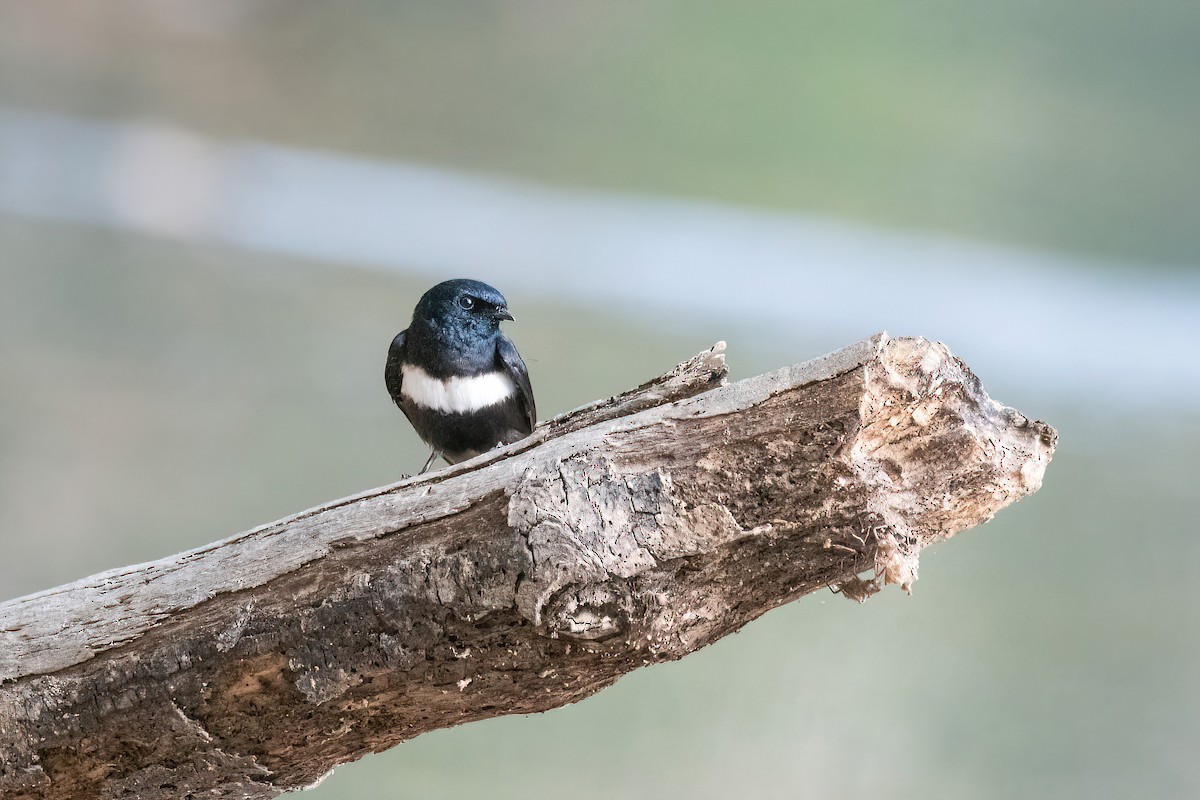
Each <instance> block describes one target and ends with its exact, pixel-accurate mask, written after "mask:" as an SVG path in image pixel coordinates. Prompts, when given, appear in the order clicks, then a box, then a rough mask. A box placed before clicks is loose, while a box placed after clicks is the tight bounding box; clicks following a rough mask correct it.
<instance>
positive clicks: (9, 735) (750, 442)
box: [0, 335, 1055, 800]
mask: <svg viewBox="0 0 1200 800" xmlns="http://www.w3.org/2000/svg"><path fill="white" fill-rule="evenodd" d="M722 351H723V346H718V347H717V348H714V349H713V350H712V351H708V352H706V353H702V354H701V355H700V356H698V357H696V358H695V359H693V360H692V361H690V362H688V363H686V364H684V365H681V366H680V367H679V368H677V370H675V371H673V372H672V373H669V374H668V375H666V376H663V377H662V378H660V379H657V380H655V381H652V382H650V383H649V384H646V385H645V386H642V387H639V388H638V389H636V390H633V391H632V392H627V393H625V394H624V395H620V396H618V397H615V398H610V399H609V400H607V401H602V402H600V403H596V404H593V405H591V406H587V407H585V408H583V409H579V410H578V411H576V412H573V413H572V414H568V415H564V416H563V417H561V418H558V419H556V420H552V421H550V422H549V423H546V424H544V425H543V426H541V427H539V428H538V430H537V431H535V433H534V435H533V436H531V437H529V438H528V439H526V440H525V441H523V442H519V443H516V444H514V445H511V446H509V447H507V448H505V449H503V450H498V451H494V452H492V453H488V454H485V455H484V456H481V457H480V458H478V459H473V460H472V461H469V462H465V463H463V464H460V465H457V466H455V467H452V468H449V469H445V470H442V471H440V472H437V473H433V474H431V475H425V476H420V477H418V478H412V479H408V480H404V481H401V482H400V483H398V484H395V485H393V486H389V487H385V488H383V489H376V490H372V491H370V492H366V493H363V494H360V495H357V496H355V497H350V498H345V499H342V500H338V501H335V502H333V503H329V504H327V505H325V506H321V507H318V508H315V509H311V510H309V511H306V512H303V513H301V514H297V515H296V516H293V517H290V518H288V519H285V520H281V521H279V522H276V523H272V524H270V525H266V526H263V527H261V528H257V529H255V530H252V531H249V532H247V533H244V534H240V535H238V536H235V537H232V538H230V539H227V540H225V541H222V542H217V543H215V544H213V545H209V546H207V547H203V548H199V549H197V550H193V551H190V552H188V553H183V554H181V555H178V556H175V557H172V558H168V559H163V560H161V561H156V562H153V563H149V564H143V565H140V566H135V567H129V568H126V569H121V570H114V571H111V572H107V573H102V574H100V575H96V576H93V577H91V578H86V579H84V580H81V581H78V582H76V583H73V584H70V585H68V586H63V587H59V588H57V589H53V590H50V591H47V592H43V593H40V594H37V595H31V596H29V597H25V598H21V599H18V600H14V601H11V602H8V603H4V604H0V796H2V797H3V798H10V797H11V798H85V797H86V798H93V797H102V798H110V797H137V798H146V799H147V800H151V799H153V798H179V797H188V796H191V793H195V794H196V796H204V797H211V796H225V797H273V796H275V795H277V794H278V793H280V792H281V791H283V790H286V789H292V788H297V787H302V786H305V785H308V784H311V783H312V782H314V781H316V780H318V779H319V778H320V777H321V776H322V775H324V774H325V773H326V772H328V771H329V770H330V769H331V768H332V767H333V766H335V765H337V764H339V763H343V762H345V761H349V760H352V759H355V758H358V757H360V756H362V755H364V754H366V753H368V752H372V751H378V750H382V749H385V748H387V747H391V746H393V745H395V744H397V743H399V742H401V741H404V740H405V739H408V738H411V737H413V736H416V735H417V734H419V733H422V732H424V731H427V730H431V729H434V728H439V727H445V726H449V725H455V724H459V723H462V722H468V721H471V720H476V719H481V718H485V717H491V716H497V715H500V714H511V713H524V712H531V711H540V710H545V709H548V708H553V707H555V706H560V705H564V704H567V703H570V702H573V701H575V700H578V699H580V698H582V697H585V696H587V695H589V694H591V693H593V692H595V691H597V690H599V689H601V688H603V687H605V686H607V685H609V684H611V683H612V682H613V681H614V680H616V679H617V678H618V677H620V676H621V675H623V674H624V673H626V672H629V671H631V670H633V669H635V668H637V667H639V666H642V665H644V664H649V663H654V662H657V661H664V660H670V659H676V658H680V657H682V656H683V655H686V654H687V653H690V652H692V651H694V650H696V649H697V648H699V647H702V646H703V645H705V644H708V643H709V642H712V641H714V640H715V639H717V638H720V637H721V636H724V635H726V634H728V633H731V632H733V631H735V630H737V629H738V628H740V627H741V626H742V625H745V624H746V623H747V622H749V621H750V620H752V619H754V618H756V617H758V616H759V615H761V614H762V613H764V612H765V611H767V610H769V609H771V608H773V607H775V606H778V605H780V604H782V603H786V602H788V601H790V600H792V599H794V598H796V597H799V596H800V595H803V594H805V593H808V592H811V591H814V590H816V589H819V588H822V587H833V588H836V589H839V590H841V591H843V592H845V593H846V594H847V595H849V596H851V597H854V598H856V599H865V597H867V596H868V595H869V594H871V593H873V592H874V591H877V590H878V589H879V588H880V587H881V586H882V585H884V584H887V583H896V584H900V585H901V586H902V587H904V588H908V587H909V586H910V585H911V583H912V581H913V580H914V579H915V577H916V565H917V555H918V553H919V551H920V549H921V548H922V547H925V546H926V545H928V544H930V543H932V542H935V541H938V540H940V539H943V538H945V537H947V536H950V535H952V534H954V533H955V532H957V531H960V530H962V529H964V528H967V527H970V526H972V525H975V524H977V523H979V522H983V521H985V520H987V519H989V518H990V517H991V516H992V515H993V514H994V513H995V512H996V511H997V510H998V509H1000V508H1001V507H1003V506H1005V505H1007V504H1008V503H1011V502H1013V501H1014V500H1016V499H1018V498H1020V497H1022V496H1024V495H1026V494H1029V493H1031V492H1033V491H1036V490H1037V489H1038V488H1039V486H1040V485H1041V480H1042V474H1043V472H1044V470H1045V467H1046V465H1047V464H1048V462H1049V460H1050V457H1051V455H1052V453H1053V449H1054V441H1055V435H1054V431H1053V429H1051V428H1050V427H1049V426H1047V425H1045V424H1044V423H1041V422H1030V421H1029V420H1027V419H1026V418H1025V417H1023V416H1021V415H1020V414H1019V413H1017V412H1016V411H1013V410H1012V409H1009V408H1005V407H1003V406H1001V405H999V404H997V403H995V402H993V401H991V400H990V399H989V398H988V397H987V395H986V394H985V393H984V392H983V390H982V388H981V387H980V385H979V383H978V381H977V380H976V379H975V378H974V376H972V375H971V373H970V372H969V371H968V370H967V368H966V367H965V366H964V365H963V364H962V363H961V362H959V361H958V360H957V359H955V358H954V357H953V356H951V355H950V353H949V352H948V351H947V350H946V348H945V347H944V346H943V345H941V344H937V343H931V342H928V341H926V340H923V339H889V338H888V337H886V336H885V335H880V336H876V337H873V338H872V339H869V340H866V341H863V342H860V343H858V344H856V345H852V346H850V347H848V348H845V349H843V350H840V351H838V352H836V353H833V354H830V355H828V356H825V357H823V358H820V359H816V360H814V361H810V362H807V363H805V364H801V365H798V366H795V367H789V368H786V369H783V370H779V371H777V372H774V373H770V374H768V375H761V376H759V377H757V378H752V379H750V380H746V381H742V382H739V383H736V384H733V385H728V386H726V385H722V384H723V376H724V362H723V353H722ZM714 387H715V388H714ZM868 572H869V573H870V577H869V578H868V577H859V576H860V575H862V574H863V573H868Z"/></svg>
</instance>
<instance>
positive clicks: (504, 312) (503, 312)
mask: <svg viewBox="0 0 1200 800" xmlns="http://www.w3.org/2000/svg"><path fill="white" fill-rule="evenodd" d="M496 319H506V320H508V321H509V322H516V320H515V319H513V315H512V314H510V313H508V309H507V308H497V309H496Z"/></svg>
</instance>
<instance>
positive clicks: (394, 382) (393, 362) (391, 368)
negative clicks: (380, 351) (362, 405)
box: [383, 331, 408, 415]
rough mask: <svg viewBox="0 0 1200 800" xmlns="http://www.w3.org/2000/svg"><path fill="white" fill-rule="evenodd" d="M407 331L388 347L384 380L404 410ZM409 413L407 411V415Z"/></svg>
mask: <svg viewBox="0 0 1200 800" xmlns="http://www.w3.org/2000/svg"><path fill="white" fill-rule="evenodd" d="M407 332H408V331H400V332H399V333H397V334H396V338H395V339H392V344H391V346H390V347H388V355H387V366H385V367H384V368H383V382H384V383H386V384H387V390H388V394H390V395H391V396H392V400H393V401H394V402H395V403H396V405H398V406H400V410H401V411H404V406H403V405H401V403H400V386H401V384H402V383H403V382H404V372H403V370H402V369H401V367H402V366H403V365H404V334H406V333H407ZM407 413H408V412H405V415H407Z"/></svg>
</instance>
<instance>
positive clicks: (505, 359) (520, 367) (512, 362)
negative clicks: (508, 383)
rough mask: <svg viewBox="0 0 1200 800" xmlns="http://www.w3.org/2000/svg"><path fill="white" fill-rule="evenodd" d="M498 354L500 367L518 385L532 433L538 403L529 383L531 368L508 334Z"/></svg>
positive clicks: (519, 400) (503, 337)
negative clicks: (526, 364)
mask: <svg viewBox="0 0 1200 800" xmlns="http://www.w3.org/2000/svg"><path fill="white" fill-rule="evenodd" d="M496 354H497V356H498V357H499V359H500V368H501V369H503V370H504V371H505V372H506V373H508V377H510V378H512V380H513V383H515V384H516V385H517V392H518V397H517V400H518V402H520V404H521V409H522V410H523V411H524V412H525V418H526V420H528V422H529V430H528V431H526V432H527V433H532V432H533V426H534V425H536V424H537V405H536V404H535V403H534V402H533V387H532V386H530V385H529V370H528V369H526V368H525V362H524V361H522V360H521V354H520V353H518V352H517V347H516V345H514V344H513V343H512V342H510V341H509V340H508V337H507V336H501V337H500V342H499V344H498V345H497V347H496Z"/></svg>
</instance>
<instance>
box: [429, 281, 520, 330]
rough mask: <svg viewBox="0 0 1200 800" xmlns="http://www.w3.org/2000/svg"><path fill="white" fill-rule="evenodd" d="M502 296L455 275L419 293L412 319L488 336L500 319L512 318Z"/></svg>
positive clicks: (443, 327) (477, 283) (493, 290)
mask: <svg viewBox="0 0 1200 800" xmlns="http://www.w3.org/2000/svg"><path fill="white" fill-rule="evenodd" d="M512 318H513V316H512V314H510V313H508V302H507V301H506V300H505V299H504V295H502V294H500V293H499V292H498V291H496V290H495V289H493V288H492V287H491V286H488V285H487V284H486V283H482V282H480V281H472V280H467V279H465V278H457V279H455V280H452V281H443V282H442V283H439V284H438V285H437V286H434V287H433V288H432V289H430V290H429V291H427V292H426V293H425V294H423V295H422V296H421V299H420V301H419V302H418V303H417V308H416V310H415V311H414V312H413V322H414V323H420V322H424V323H427V324H432V325H433V326H436V327H438V328H440V329H443V330H445V329H453V330H459V331H464V332H471V333H474V334H476V335H479V336H489V335H491V334H494V333H495V332H496V331H498V330H499V329H500V322H501V321H502V320H506V319H508V320H511V319H512Z"/></svg>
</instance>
